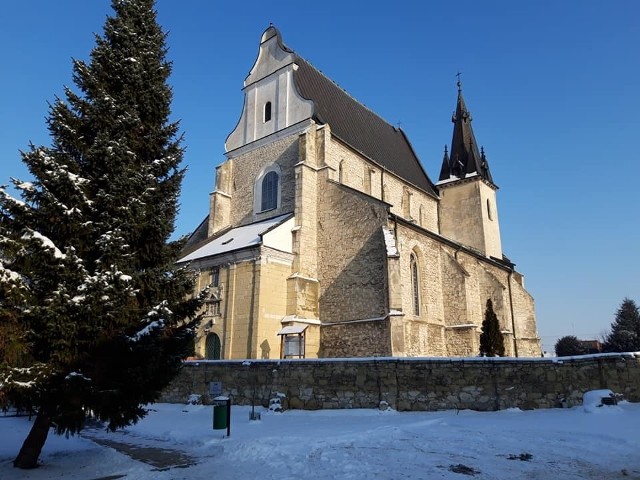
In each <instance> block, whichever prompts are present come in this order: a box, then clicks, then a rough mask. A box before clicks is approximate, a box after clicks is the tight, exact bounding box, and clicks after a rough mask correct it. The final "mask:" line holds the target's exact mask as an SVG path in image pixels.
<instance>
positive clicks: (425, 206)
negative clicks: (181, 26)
mask: <svg viewBox="0 0 640 480" xmlns="http://www.w3.org/2000/svg"><path fill="white" fill-rule="evenodd" d="M325 162H326V164H327V165H328V166H330V167H331V168H332V169H333V176H332V179H333V180H335V181H336V182H339V183H342V184H343V185H346V186H348V187H351V188H353V189H355V190H358V191H360V192H363V193H366V194H367V195H371V196H372V197H374V198H377V199H379V200H383V201H384V202H386V203H388V204H390V205H391V213H393V214H395V215H399V216H401V217H404V218H407V219H413V220H414V221H415V222H416V223H417V224H418V225H420V226H422V227H424V228H428V229H429V230H432V231H434V232H437V231H438V201H437V200H436V199H435V198H433V197H431V196H429V195H427V194H426V193H424V192H423V191H421V190H419V189H417V188H415V187H412V186H410V185H409V184H407V183H406V182H404V181H403V180H401V179H400V178H398V177H397V176H396V175H394V174H393V173H390V172H388V171H384V170H383V169H382V168H380V167H379V166H378V165H376V164H374V163H372V162H370V161H368V160H366V159H365V158H364V157H362V156H360V155H358V154H357V153H355V152H354V151H353V150H351V149H350V148H349V147H348V146H346V145H344V144H343V143H342V142H340V141H338V140H334V141H332V142H331V143H330V145H329V148H328V149H327V155H326V157H325Z"/></svg>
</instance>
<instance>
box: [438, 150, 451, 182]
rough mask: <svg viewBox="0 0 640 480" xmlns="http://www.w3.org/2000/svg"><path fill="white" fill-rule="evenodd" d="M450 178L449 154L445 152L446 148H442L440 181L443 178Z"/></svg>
mask: <svg viewBox="0 0 640 480" xmlns="http://www.w3.org/2000/svg"><path fill="white" fill-rule="evenodd" d="M450 176H451V169H450V167H449V152H447V146H446V145H445V146H444V157H443V158H442V168H441V169H440V180H442V179H443V178H449V177H450Z"/></svg>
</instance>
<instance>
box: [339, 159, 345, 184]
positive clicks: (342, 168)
mask: <svg viewBox="0 0 640 480" xmlns="http://www.w3.org/2000/svg"><path fill="white" fill-rule="evenodd" d="M343 164H344V160H342V161H340V164H339V165H338V181H339V182H340V183H344V165H343Z"/></svg>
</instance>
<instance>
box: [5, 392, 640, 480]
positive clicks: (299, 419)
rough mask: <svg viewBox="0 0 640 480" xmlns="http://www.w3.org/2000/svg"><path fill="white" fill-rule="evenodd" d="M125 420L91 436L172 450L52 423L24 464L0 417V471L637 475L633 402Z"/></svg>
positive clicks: (19, 424)
mask: <svg viewBox="0 0 640 480" xmlns="http://www.w3.org/2000/svg"><path fill="white" fill-rule="evenodd" d="M151 408H152V411H151V413H150V414H149V415H148V416H147V417H146V418H145V419H143V420H142V421H141V422H140V423H138V424H137V425H135V426H133V427H130V428H127V429H126V430H124V431H122V432H117V433H113V434H109V433H106V432H103V431H102V430H99V431H96V430H93V431H91V430H90V431H88V432H87V433H88V434H90V435H91V436H93V437H94V438H96V437H97V438H99V439H106V440H107V441H112V442H119V444H120V445H121V444H128V445H130V446H133V447H159V448H164V449H173V450H178V451H179V452H181V453H184V454H185V455H186V456H188V457H190V458H192V460H193V463H194V464H192V465H190V466H187V467H182V468H177V467H174V468H170V469H166V470H163V469H158V468H156V467H153V466H152V465H148V464H146V463H142V462H139V461H135V460H132V459H131V458H130V457H129V456H127V455H125V454H124V453H120V452H118V451H116V450H115V449H113V448H109V447H106V446H103V445H98V444H96V443H95V442H94V441H92V440H89V439H87V438H83V437H71V438H69V439H66V438H64V437H58V436H55V435H53V434H51V435H50V436H49V440H48V441H47V444H46V446H45V448H44V451H43V454H42V456H41V463H42V466H41V467H40V468H38V469H36V470H31V471H24V470H17V469H14V468H13V467H12V465H11V461H12V459H13V458H14V456H15V454H16V452H17V451H18V449H19V447H20V445H21V443H22V441H23V439H24V437H25V435H26V433H27V431H28V429H29V428H30V423H29V421H28V420H27V419H26V418H2V417H0V479H2V480H7V479H42V480H45V479H46V480H51V479H58V478H64V479H69V480H74V479H78V480H80V479H82V480H92V479H107V478H108V479H116V478H126V479H136V480H146V479H161V480H164V479H167V480H168V479H171V480H177V479H190V480H200V479H202V480H204V479H206V480H210V479H215V480H222V479H254V478H255V479H405V478H411V479H430V478H445V479H465V478H474V479H520V478H526V479H617V478H619V479H640V404H632V403H628V402H621V403H620V404H619V405H617V406H603V407H595V405H594V403H593V401H592V400H589V399H585V406H584V407H576V408H572V409H552V410H536V411H520V410H506V411H500V412H485V413H481V412H473V411H460V412H456V411H445V412H407V413H404V412H402V413H399V412H396V411H391V410H388V411H379V410H325V411H298V410H290V411H287V412H284V413H275V412H269V411H267V410H263V409H262V408H260V409H259V411H260V412H261V414H262V418H261V420H259V421H249V413H250V410H251V408H250V407H233V408H232V422H231V436H230V437H229V438H223V436H224V434H225V433H226V430H213V429H212V407H211V406H202V405H170V404H157V405H153V406H151Z"/></svg>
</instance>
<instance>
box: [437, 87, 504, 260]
mask: <svg viewBox="0 0 640 480" xmlns="http://www.w3.org/2000/svg"><path fill="white" fill-rule="evenodd" d="M457 85H458V101H457V104H456V111H455V112H454V114H453V116H452V117H451V121H452V122H453V137H452V139H451V151H450V152H449V151H447V147H446V146H445V151H444V158H443V160H442V168H441V170H440V177H439V179H438V183H437V184H436V185H437V187H438V191H439V194H440V203H439V207H438V208H439V212H438V213H439V225H440V234H441V235H443V236H444V237H448V238H450V239H451V240H454V241H456V242H459V243H462V244H464V245H466V246H469V247H471V248H473V249H475V250H477V251H479V252H481V253H482V254H484V255H486V256H487V257H494V258H496V259H499V260H502V244H501V241H500V223H499V221H498V205H497V202H496V192H497V190H498V186H497V185H496V184H495V183H494V182H493V177H492V176H491V172H490V170H489V163H488V162H487V158H486V156H485V153H484V148H480V149H478V144H477V142H476V138H475V135H474V134H473V128H472V127H471V120H472V118H471V114H470V113H469V110H467V106H466V105H465V102H464V98H463V96H462V82H461V81H460V74H458V83H457Z"/></svg>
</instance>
